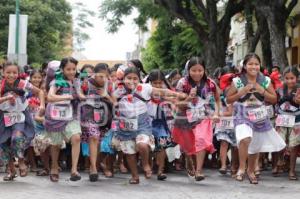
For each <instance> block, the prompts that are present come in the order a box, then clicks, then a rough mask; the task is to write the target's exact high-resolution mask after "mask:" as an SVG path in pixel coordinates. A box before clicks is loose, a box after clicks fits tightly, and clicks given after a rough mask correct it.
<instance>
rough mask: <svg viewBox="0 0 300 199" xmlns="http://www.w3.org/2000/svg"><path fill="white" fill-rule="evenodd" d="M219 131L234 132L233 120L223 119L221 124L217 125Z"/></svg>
mask: <svg viewBox="0 0 300 199" xmlns="http://www.w3.org/2000/svg"><path fill="white" fill-rule="evenodd" d="M216 128H217V129H221V130H233V129H234V124H233V119H232V118H222V119H221V120H220V122H219V123H217V124H216Z"/></svg>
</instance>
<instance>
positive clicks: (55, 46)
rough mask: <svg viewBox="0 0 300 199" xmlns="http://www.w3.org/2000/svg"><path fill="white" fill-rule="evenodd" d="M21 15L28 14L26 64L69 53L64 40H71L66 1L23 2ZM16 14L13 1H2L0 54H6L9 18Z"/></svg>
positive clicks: (32, 0)
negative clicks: (10, 15)
mask: <svg viewBox="0 0 300 199" xmlns="http://www.w3.org/2000/svg"><path fill="white" fill-rule="evenodd" d="M20 3H21V4H20V10H21V14H27V15H28V16H29V19H28V38H27V40H28V41H27V52H28V61H29V63H34V62H36V63H43V62H45V61H47V60H51V59H60V58H61V56H63V55H65V54H68V53H69V52H70V50H72V49H71V48H72V45H70V49H67V48H66V46H67V39H68V38H72V17H71V7H70V5H69V3H68V2H67V1H66V0H55V1H52V0H43V1H35V0H22V1H20ZM12 13H15V1H11V0H1V5H0V43H1V44H3V45H1V46H0V52H7V43H8V25H9V14H12Z"/></svg>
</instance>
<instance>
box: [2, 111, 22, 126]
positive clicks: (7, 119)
mask: <svg viewBox="0 0 300 199" xmlns="http://www.w3.org/2000/svg"><path fill="white" fill-rule="evenodd" d="M23 122H25V115H24V114H23V113H16V112H11V113H4V124H5V127H9V126H12V125H14V124H16V123H23Z"/></svg>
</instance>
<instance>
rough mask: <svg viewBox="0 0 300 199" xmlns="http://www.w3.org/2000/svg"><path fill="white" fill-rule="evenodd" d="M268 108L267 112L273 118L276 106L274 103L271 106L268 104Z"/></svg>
mask: <svg viewBox="0 0 300 199" xmlns="http://www.w3.org/2000/svg"><path fill="white" fill-rule="evenodd" d="M266 108H267V113H268V116H269V118H273V117H274V107H273V106H272V105H270V106H266Z"/></svg>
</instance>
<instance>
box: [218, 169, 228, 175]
mask: <svg viewBox="0 0 300 199" xmlns="http://www.w3.org/2000/svg"><path fill="white" fill-rule="evenodd" d="M219 173H220V174H222V175H226V173H227V169H226V168H221V169H219Z"/></svg>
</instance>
